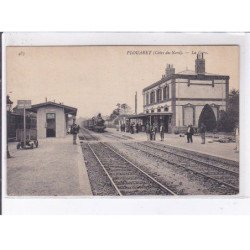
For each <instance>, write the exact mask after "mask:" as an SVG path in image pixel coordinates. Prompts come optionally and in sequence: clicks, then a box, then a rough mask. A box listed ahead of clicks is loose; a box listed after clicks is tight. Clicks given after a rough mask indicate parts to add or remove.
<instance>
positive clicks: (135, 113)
mask: <svg viewBox="0 0 250 250" xmlns="http://www.w3.org/2000/svg"><path fill="white" fill-rule="evenodd" d="M135 114H136V115H137V91H136V92H135Z"/></svg>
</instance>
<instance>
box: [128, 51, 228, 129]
mask: <svg viewBox="0 0 250 250" xmlns="http://www.w3.org/2000/svg"><path fill="white" fill-rule="evenodd" d="M194 66H195V67H194V68H195V70H194V71H193V70H188V69H186V70H184V71H181V72H178V73H176V72H175V68H174V66H173V65H171V64H167V67H166V70H165V74H164V75H162V78H161V79H160V80H159V81H157V82H154V83H152V84H150V85H149V86H147V87H145V88H144V89H143V93H142V94H143V113H141V114H139V115H134V116H131V117H130V119H141V120H143V123H144V124H145V122H146V121H148V122H150V123H151V124H152V123H155V124H157V125H158V126H160V124H161V123H163V124H164V127H165V132H170V133H171V132H175V131H180V132H182V131H186V129H187V126H188V125H193V126H194V127H196V128H197V127H199V125H200V123H201V122H204V121H203V120H202V119H203V118H204V117H206V116H205V115H204V113H209V114H210V117H209V119H214V121H215V123H216V121H217V119H218V117H219V114H220V111H221V110H226V107H227V101H228V96H229V76H227V75H218V74H212V73H207V72H206V67H205V58H204V55H203V53H198V54H197V58H196V59H195V62H194ZM211 114H212V115H211Z"/></svg>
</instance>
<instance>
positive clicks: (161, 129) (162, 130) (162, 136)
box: [160, 123, 164, 141]
mask: <svg viewBox="0 0 250 250" xmlns="http://www.w3.org/2000/svg"><path fill="white" fill-rule="evenodd" d="M160 134H161V141H164V126H163V124H162V123H161V126H160Z"/></svg>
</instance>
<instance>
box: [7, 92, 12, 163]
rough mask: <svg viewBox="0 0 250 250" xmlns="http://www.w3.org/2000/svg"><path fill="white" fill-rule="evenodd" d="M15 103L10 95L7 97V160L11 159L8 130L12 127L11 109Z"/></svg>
mask: <svg viewBox="0 0 250 250" xmlns="http://www.w3.org/2000/svg"><path fill="white" fill-rule="evenodd" d="M12 104H13V102H12V101H11V100H10V97H9V95H7V102H6V109H7V158H11V155H10V152H9V147H8V141H9V140H8V137H9V136H8V135H9V134H8V128H9V126H10V112H11V107H12Z"/></svg>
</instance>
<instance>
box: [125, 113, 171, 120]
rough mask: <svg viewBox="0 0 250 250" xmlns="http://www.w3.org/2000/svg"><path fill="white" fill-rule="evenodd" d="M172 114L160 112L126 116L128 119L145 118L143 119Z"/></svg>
mask: <svg viewBox="0 0 250 250" xmlns="http://www.w3.org/2000/svg"><path fill="white" fill-rule="evenodd" d="M172 114H173V113H172V112H161V113H140V114H137V115H128V118H129V119H140V118H145V117H150V116H165V115H168V116H170V115H172Z"/></svg>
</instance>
